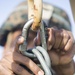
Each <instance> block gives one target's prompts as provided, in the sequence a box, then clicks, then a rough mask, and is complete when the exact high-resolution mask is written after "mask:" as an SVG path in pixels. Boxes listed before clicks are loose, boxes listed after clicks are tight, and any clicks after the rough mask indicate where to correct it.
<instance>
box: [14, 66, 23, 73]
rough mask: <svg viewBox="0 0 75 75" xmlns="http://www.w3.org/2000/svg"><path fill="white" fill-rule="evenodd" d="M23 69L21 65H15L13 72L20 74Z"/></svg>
mask: <svg viewBox="0 0 75 75" xmlns="http://www.w3.org/2000/svg"><path fill="white" fill-rule="evenodd" d="M23 70H24V69H23V68H22V67H20V66H16V70H15V72H16V73H18V74H22V72H23Z"/></svg>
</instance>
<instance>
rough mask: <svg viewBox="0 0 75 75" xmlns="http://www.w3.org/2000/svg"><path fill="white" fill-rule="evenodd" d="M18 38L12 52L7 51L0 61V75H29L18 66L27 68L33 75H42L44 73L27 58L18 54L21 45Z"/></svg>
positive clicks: (21, 40)
mask: <svg viewBox="0 0 75 75" xmlns="http://www.w3.org/2000/svg"><path fill="white" fill-rule="evenodd" d="M23 41H24V38H23V37H20V38H19V40H18V41H17V44H15V45H16V46H15V48H14V49H13V50H10V51H7V52H6V53H5V54H4V56H3V58H2V59H1V61H0V75H31V74H30V73H29V72H28V71H27V70H26V69H25V68H24V67H22V66H21V65H20V64H22V65H24V66H26V67H27V68H29V69H30V70H31V71H32V72H33V73H34V74H35V75H44V72H43V71H42V70H41V69H40V68H39V67H38V66H37V65H36V64H35V63H34V62H33V61H32V60H31V59H30V58H28V57H26V56H23V55H22V54H20V53H19V51H18V47H19V45H20V44H21V43H23Z"/></svg>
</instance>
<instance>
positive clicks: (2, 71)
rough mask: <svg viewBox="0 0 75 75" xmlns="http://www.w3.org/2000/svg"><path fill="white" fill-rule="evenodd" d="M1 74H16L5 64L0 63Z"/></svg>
mask: <svg viewBox="0 0 75 75" xmlns="http://www.w3.org/2000/svg"><path fill="white" fill-rule="evenodd" d="M0 75H14V73H13V72H12V71H11V70H9V69H8V68H7V67H6V66H5V65H3V64H1V65H0Z"/></svg>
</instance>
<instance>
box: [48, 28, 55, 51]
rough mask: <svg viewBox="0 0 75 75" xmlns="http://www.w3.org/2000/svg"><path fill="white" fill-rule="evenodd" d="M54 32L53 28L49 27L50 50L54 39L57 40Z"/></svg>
mask: <svg viewBox="0 0 75 75" xmlns="http://www.w3.org/2000/svg"><path fill="white" fill-rule="evenodd" d="M54 33H55V31H54V29H53V28H48V36H49V37H48V41H47V45H48V50H50V49H51V48H52V46H53V44H54V41H55V37H54V35H55V34H54Z"/></svg>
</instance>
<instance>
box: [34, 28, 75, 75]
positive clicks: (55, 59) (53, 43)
mask: <svg viewBox="0 0 75 75" xmlns="http://www.w3.org/2000/svg"><path fill="white" fill-rule="evenodd" d="M35 42H36V44H37V45H40V35H39V34H38V36H37V38H36V40H35ZM47 46H48V53H49V56H50V59H51V64H52V68H53V70H54V71H55V72H56V74H57V75H73V73H74V62H73V56H74V54H75V44H74V38H73V35H72V33H71V32H70V31H67V30H64V29H62V30H58V29H57V28H48V41H47Z"/></svg>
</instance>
